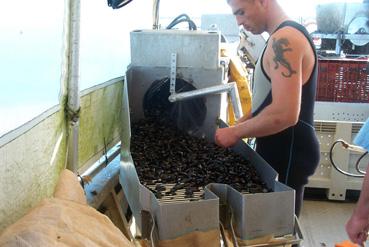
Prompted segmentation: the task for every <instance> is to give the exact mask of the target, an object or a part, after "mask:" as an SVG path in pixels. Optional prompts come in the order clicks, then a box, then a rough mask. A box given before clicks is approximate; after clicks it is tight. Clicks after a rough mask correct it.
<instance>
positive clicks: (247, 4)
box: [227, 0, 269, 34]
mask: <svg viewBox="0 0 369 247" xmlns="http://www.w3.org/2000/svg"><path fill="white" fill-rule="evenodd" d="M268 1H269V0H227V2H228V4H229V6H230V7H231V9H232V13H233V14H234V15H235V17H236V20H237V24H238V25H240V26H241V25H242V26H243V27H244V28H245V29H246V30H247V31H249V32H251V33H253V34H261V33H263V32H264V31H267V29H266V19H267V14H268V12H267V10H268Z"/></svg>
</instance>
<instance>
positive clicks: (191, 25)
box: [167, 14, 197, 30]
mask: <svg viewBox="0 0 369 247" xmlns="http://www.w3.org/2000/svg"><path fill="white" fill-rule="evenodd" d="M181 22H188V29H189V30H197V27H196V24H195V22H193V21H192V20H191V18H190V17H189V16H188V15H187V14H180V15H179V16H177V17H176V18H174V20H173V21H172V22H171V23H170V24H169V25H168V26H167V29H172V28H173V27H174V26H176V25H177V24H179V23H181Z"/></svg>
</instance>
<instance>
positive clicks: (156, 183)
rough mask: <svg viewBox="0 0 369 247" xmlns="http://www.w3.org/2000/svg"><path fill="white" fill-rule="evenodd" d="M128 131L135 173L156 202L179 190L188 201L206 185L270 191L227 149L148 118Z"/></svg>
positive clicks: (240, 189)
mask: <svg viewBox="0 0 369 247" xmlns="http://www.w3.org/2000/svg"><path fill="white" fill-rule="evenodd" d="M131 131H132V136H131V153H132V158H133V161H134V164H135V167H136V170H137V174H138V176H139V178H140V181H141V183H142V184H143V185H145V186H146V187H147V188H149V189H150V190H151V191H152V192H153V193H154V194H155V196H156V197H157V198H158V199H160V198H162V197H163V196H174V195H176V192H177V191H178V190H183V189H184V190H185V197H186V198H188V199H191V198H194V197H193V195H194V192H198V191H200V190H203V188H204V186H206V185H207V184H209V183H222V184H228V185H230V186H232V187H233V188H234V189H236V190H238V191H239V192H241V193H266V192H269V191H270V190H269V189H268V188H267V187H266V185H265V183H264V182H262V181H261V179H260V177H259V175H258V174H257V172H256V170H255V168H254V167H253V166H252V165H250V162H249V161H248V160H246V159H244V158H243V157H241V156H239V155H238V154H235V153H234V152H232V151H231V150H229V149H223V148H221V147H219V146H217V145H215V144H213V143H209V142H208V141H206V140H205V139H201V138H197V137H193V136H190V135H188V134H186V133H184V132H181V131H178V130H177V129H176V128H174V127H172V126H169V125H167V124H165V123H163V122H158V121H155V120H152V119H143V120H141V121H139V122H136V123H134V124H132V126H131ZM168 184H172V186H171V188H170V189H169V188H166V186H168ZM173 184H174V186H173ZM165 191H166V192H165ZM202 196H203V195H202ZM200 198H201V196H200Z"/></svg>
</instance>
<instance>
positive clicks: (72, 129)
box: [66, 0, 80, 172]
mask: <svg viewBox="0 0 369 247" xmlns="http://www.w3.org/2000/svg"><path fill="white" fill-rule="evenodd" d="M67 6H68V8H69V15H68V16H67V18H68V23H69V27H68V31H69V32H67V39H68V44H67V45H68V62H67V68H68V80H67V85H68V86H67V91H68V93H67V95H68V100H67V104H68V105H67V106H66V107H67V110H68V113H69V115H70V116H68V120H69V132H68V133H69V135H68V138H69V140H68V157H67V161H68V163H67V168H68V169H69V170H71V171H73V172H76V171H77V168H78V132H79V109H80V94H79V41H80V1H79V0H74V1H71V0H70V1H69V2H68V5H67Z"/></svg>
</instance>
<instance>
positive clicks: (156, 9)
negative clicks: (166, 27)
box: [152, 0, 160, 30]
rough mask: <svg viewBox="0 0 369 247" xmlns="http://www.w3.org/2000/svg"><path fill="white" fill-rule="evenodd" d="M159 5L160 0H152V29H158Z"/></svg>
mask: <svg viewBox="0 0 369 247" xmlns="http://www.w3.org/2000/svg"><path fill="white" fill-rule="evenodd" d="M159 5H160V0H154V4H153V11H152V18H153V24H152V29H154V30H155V29H159Z"/></svg>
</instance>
